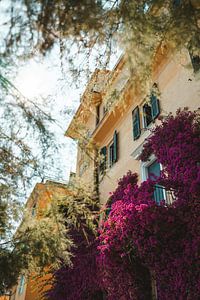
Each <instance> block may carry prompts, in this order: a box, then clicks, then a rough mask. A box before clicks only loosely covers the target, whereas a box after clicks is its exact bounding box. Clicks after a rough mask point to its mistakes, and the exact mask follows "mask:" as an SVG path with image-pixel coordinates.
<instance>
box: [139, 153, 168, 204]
mask: <svg viewBox="0 0 200 300" xmlns="http://www.w3.org/2000/svg"><path fill="white" fill-rule="evenodd" d="M160 172H161V164H160V163H159V162H158V161H157V160H156V158H155V157H152V158H151V159H150V161H148V162H145V163H143V164H142V180H147V179H148V178H150V179H151V180H156V178H157V177H160ZM165 198H166V197H165V190H164V188H163V187H162V186H160V185H158V184H155V188H154V200H155V201H156V203H158V204H159V203H160V201H162V200H165Z"/></svg>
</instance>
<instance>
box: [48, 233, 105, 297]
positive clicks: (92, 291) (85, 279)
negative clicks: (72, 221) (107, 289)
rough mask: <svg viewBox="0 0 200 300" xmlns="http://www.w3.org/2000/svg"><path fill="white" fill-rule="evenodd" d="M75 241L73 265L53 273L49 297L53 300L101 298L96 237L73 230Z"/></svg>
mask: <svg viewBox="0 0 200 300" xmlns="http://www.w3.org/2000/svg"><path fill="white" fill-rule="evenodd" d="M71 234H72V236H73V240H74V243H75V244H76V245H77V246H76V247H75V248H74V249H73V257H72V265H71V267H69V266H63V267H62V268H61V269H59V270H58V271H56V272H55V273H54V275H53V283H52V288H51V290H50V291H48V295H47V296H48V299H52V300H83V299H84V300H94V299H96V300H101V293H102V292H101V290H100V286H99V280H98V277H97V274H98V270H97V264H96V249H97V245H96V238H95V236H94V235H93V234H92V233H90V234H89V233H87V238H86V236H84V235H83V234H81V233H80V232H77V231H75V230H74V231H73V232H71Z"/></svg>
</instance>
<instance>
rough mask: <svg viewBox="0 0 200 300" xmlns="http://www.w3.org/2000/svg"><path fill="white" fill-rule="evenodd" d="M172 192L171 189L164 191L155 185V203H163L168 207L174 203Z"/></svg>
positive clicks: (161, 187)
mask: <svg viewBox="0 0 200 300" xmlns="http://www.w3.org/2000/svg"><path fill="white" fill-rule="evenodd" d="M175 199H176V197H175V196H174V191H173V190H172V189H169V190H166V189H165V187H163V186H161V185H158V184H156V185H155V186H154V200H155V201H156V203H158V204H159V203H160V202H161V201H164V202H165V203H166V204H168V205H170V204H172V203H173V202H174V201H175Z"/></svg>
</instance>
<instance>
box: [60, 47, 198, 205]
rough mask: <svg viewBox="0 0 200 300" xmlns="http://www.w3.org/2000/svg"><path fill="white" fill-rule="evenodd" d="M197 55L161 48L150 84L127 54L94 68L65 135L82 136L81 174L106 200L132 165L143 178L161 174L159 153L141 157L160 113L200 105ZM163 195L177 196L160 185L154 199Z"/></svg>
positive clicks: (101, 197) (78, 158) (154, 63)
mask: <svg viewBox="0 0 200 300" xmlns="http://www.w3.org/2000/svg"><path fill="white" fill-rule="evenodd" d="M198 61H199V60H198V59H197V58H196V57H195V58H193V57H191V56H190V54H189V53H188V52H187V51H186V50H183V51H182V52H181V53H177V54H176V55H174V54H173V53H171V51H170V48H169V47H167V46H166V47H165V49H164V50H163V49H160V48H159V49H158V50H157V53H156V55H155V59H154V62H153V74H152V85H151V86H150V87H149V89H143V87H142V86H140V85H139V84H138V82H137V78H136V77H134V74H131V73H130V71H129V65H128V60H127V58H126V56H122V57H121V58H120V59H119V61H118V63H117V64H116V66H115V68H114V69H113V70H112V71H108V70H95V72H94V74H93V75H92V78H91V80H90V81H89V83H88V85H87V87H86V90H85V92H84V94H83V96H82V98H81V102H80V106H79V108H78V110H77V112H76V114H75V116H74V118H73V120H72V122H71V124H70V125H69V128H68V129H67V131H66V136H68V137H71V138H73V139H76V140H78V155H77V170H76V174H77V176H79V177H80V178H82V180H84V181H85V182H90V183H93V185H94V189H95V190H96V191H97V192H98V193H99V198H100V203H101V204H102V205H103V204H105V203H106V201H107V200H108V198H109V193H110V192H112V191H113V190H115V188H116V186H117V181H118V179H119V178H120V177H122V176H123V175H124V174H126V173H127V171H128V170H131V171H133V172H137V173H138V174H139V180H140V182H141V181H144V180H145V179H147V177H149V176H152V174H155V175H159V173H160V170H161V168H162V166H161V165H160V164H159V163H158V162H157V161H156V157H152V158H151V161H148V162H147V163H142V162H141V161H140V159H139V155H140V153H141V150H142V147H143V144H144V141H145V139H146V138H147V137H148V136H149V135H150V134H151V131H150V130H151V129H152V128H153V126H155V124H159V122H160V121H159V116H162V117H165V116H167V115H168V113H169V112H172V113H175V112H176V110H177V109H178V108H180V107H181V108H183V107H188V108H189V109H190V110H197V109H198V108H199V107H200V94H199V82H198V80H197V77H198V75H199V73H198V72H199V67H200V64H198ZM188 66H189V67H188ZM166 138H167V137H166ZM161 198H165V200H166V201H168V202H170V203H171V201H172V200H173V199H172V198H171V196H170V197H167V195H166V193H164V192H163V190H161V191H160V190H159V188H158V190H157V191H156V195H155V200H156V201H160V199H161Z"/></svg>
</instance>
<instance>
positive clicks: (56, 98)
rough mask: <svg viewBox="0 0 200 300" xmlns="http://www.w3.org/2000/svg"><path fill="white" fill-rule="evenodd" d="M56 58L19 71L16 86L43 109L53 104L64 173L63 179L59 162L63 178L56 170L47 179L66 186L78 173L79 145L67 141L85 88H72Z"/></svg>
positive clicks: (47, 172)
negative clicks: (72, 174)
mask: <svg viewBox="0 0 200 300" xmlns="http://www.w3.org/2000/svg"><path fill="white" fill-rule="evenodd" d="M54 55H55V54H54ZM54 55H50V56H48V58H46V59H45V58H44V59H43V60H38V59H37V58H35V59H31V60H30V61H28V62H27V63H25V64H24V65H23V66H22V67H20V68H19V70H18V73H17V76H16V78H15V80H14V85H15V86H16V87H17V89H18V90H19V91H20V92H21V93H22V95H23V96H24V97H25V98H28V99H30V100H32V101H34V102H35V103H38V104H39V105H43V101H44V99H49V100H50V105H51V106H52V109H51V114H52V116H53V117H54V118H55V119H56V122H57V123H58V125H59V126H57V125H53V131H54V132H56V136H57V140H58V143H59V145H60V146H61V149H60V150H59V151H60V154H59V155H60V158H61V161H62V169H63V170H64V172H63V174H62V178H59V177H60V172H59V168H60V166H59V162H58V172H59V174H57V172H56V171H55V170H53V171H49V170H48V171H46V173H45V174H44V177H45V178H46V179H52V180H57V181H63V182H65V181H67V180H68V177H69V173H70V171H73V172H74V171H75V165H76V143H75V142H73V141H72V140H71V139H69V138H67V137H65V136H64V133H65V131H66V129H67V127H68V125H69V123H70V121H71V119H72V117H73V114H74V113H75V111H76V109H77V107H78V105H79V99H80V94H81V92H82V91H83V88H84V84H83V85H82V87H81V88H77V87H74V86H71V83H70V82H67V80H66V79H65V78H63V74H62V72H61V69H60V65H59V59H56V61H55V57H54ZM66 77H67V76H66Z"/></svg>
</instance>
